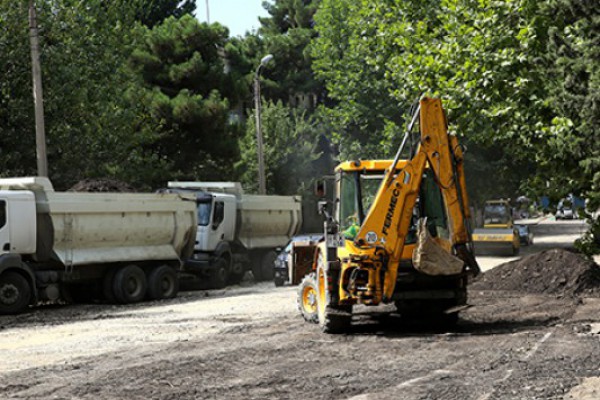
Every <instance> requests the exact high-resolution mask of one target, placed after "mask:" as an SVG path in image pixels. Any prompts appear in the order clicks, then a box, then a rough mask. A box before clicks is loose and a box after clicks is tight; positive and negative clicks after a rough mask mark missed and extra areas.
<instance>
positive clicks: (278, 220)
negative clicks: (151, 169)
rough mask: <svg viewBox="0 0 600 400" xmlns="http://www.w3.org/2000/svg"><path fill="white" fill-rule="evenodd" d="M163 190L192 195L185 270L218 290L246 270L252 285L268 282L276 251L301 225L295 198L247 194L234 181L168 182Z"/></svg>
mask: <svg viewBox="0 0 600 400" xmlns="http://www.w3.org/2000/svg"><path fill="white" fill-rule="evenodd" d="M168 188H169V189H168V191H175V192H192V193H194V194H195V196H196V201H197V204H198V231H197V234H196V245H195V247H194V254H193V256H192V257H191V258H190V259H189V260H187V261H186V263H185V270H186V271H188V272H191V273H194V274H197V275H199V276H203V277H205V278H207V279H208V281H209V282H210V286H211V287H214V288H221V287H223V286H225V285H226V284H227V283H238V282H239V281H240V280H241V279H242V277H243V276H244V273H245V272H246V271H247V270H249V269H251V270H252V274H253V275H254V278H255V279H256V280H267V279H272V278H273V264H274V261H275V258H276V257H277V253H276V251H275V250H276V249H277V248H281V247H284V246H285V245H286V244H287V242H288V241H289V240H290V238H291V237H292V236H293V235H295V234H296V233H297V232H298V230H299V229H300V226H301V223H302V209H301V198H300V197H299V196H271V195H268V196H267V195H247V194H244V192H243V190H242V186H241V185H240V183H238V182H169V183H168Z"/></svg>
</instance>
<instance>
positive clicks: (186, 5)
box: [125, 0, 196, 28]
mask: <svg viewBox="0 0 600 400" xmlns="http://www.w3.org/2000/svg"><path fill="white" fill-rule="evenodd" d="M125 3H129V7H133V9H134V14H135V18H136V20H137V21H140V22H141V23H142V24H144V25H146V26H147V27H149V28H152V27H154V26H155V25H158V24H160V23H162V22H163V21H164V20H165V19H167V18H169V17H175V18H181V17H183V16H184V15H188V14H189V15H193V13H194V11H195V10H196V2H195V1H194V0H183V1H182V0H133V1H131V0H129V1H128V0H125Z"/></svg>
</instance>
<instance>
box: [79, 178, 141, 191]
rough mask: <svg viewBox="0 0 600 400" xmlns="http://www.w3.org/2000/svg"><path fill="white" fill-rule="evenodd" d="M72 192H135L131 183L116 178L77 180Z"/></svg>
mask: <svg viewBox="0 0 600 400" xmlns="http://www.w3.org/2000/svg"><path fill="white" fill-rule="evenodd" d="M69 191H71V192H135V188H133V187H132V186H131V185H129V184H127V183H125V182H121V181H117V180H115V179H107V178H101V179H84V180H82V181H79V182H77V183H76V184H75V185H74V186H73V187H72V188H71V189H69Z"/></svg>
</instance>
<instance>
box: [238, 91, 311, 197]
mask: <svg viewBox="0 0 600 400" xmlns="http://www.w3.org/2000/svg"><path fill="white" fill-rule="evenodd" d="M261 121H262V124H261V125H262V134H263V143H264V144H263V149H264V150H263V152H264V160H265V173H266V174H265V175H266V181H267V192H268V193H271V194H274V193H276V194H298V193H300V192H302V191H303V190H305V189H306V186H307V185H308V184H309V182H312V181H313V179H314V176H315V174H316V173H317V169H318V168H319V164H318V163H317V160H318V159H319V155H320V154H319V153H317V152H316V151H315V150H316V148H317V143H318V135H319V134H318V132H319V130H318V128H317V121H315V120H314V119H312V118H308V117H307V116H306V114H305V112H303V111H298V110H294V109H292V108H289V107H286V106H284V105H283V103H282V102H281V101H278V102H277V103H273V102H265V103H264V105H263V107H262V112H261ZM256 140H257V139H256V125H255V115H254V114H252V115H250V117H249V118H248V120H247V123H246V134H245V136H244V137H243V138H242V141H241V146H240V147H241V148H242V149H243V151H242V154H241V161H240V163H239V164H238V168H240V169H241V170H242V171H241V176H242V182H243V183H244V187H246V188H247V189H249V190H250V191H254V192H256V191H257V188H258V180H257V176H258V162H257V160H258V156H257V141H256Z"/></svg>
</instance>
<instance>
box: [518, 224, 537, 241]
mask: <svg viewBox="0 0 600 400" xmlns="http://www.w3.org/2000/svg"><path fill="white" fill-rule="evenodd" d="M516 227H517V230H518V231H519V241H520V242H521V244H524V245H525V246H530V245H532V244H533V233H532V232H531V230H530V229H529V225H516Z"/></svg>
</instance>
